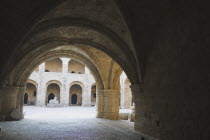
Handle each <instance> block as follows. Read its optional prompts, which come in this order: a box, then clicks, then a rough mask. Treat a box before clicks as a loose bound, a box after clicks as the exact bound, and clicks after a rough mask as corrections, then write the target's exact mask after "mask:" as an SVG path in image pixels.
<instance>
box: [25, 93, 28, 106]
mask: <svg viewBox="0 0 210 140" xmlns="http://www.w3.org/2000/svg"><path fill="white" fill-rule="evenodd" d="M24 104H28V94H27V93H25V94H24Z"/></svg>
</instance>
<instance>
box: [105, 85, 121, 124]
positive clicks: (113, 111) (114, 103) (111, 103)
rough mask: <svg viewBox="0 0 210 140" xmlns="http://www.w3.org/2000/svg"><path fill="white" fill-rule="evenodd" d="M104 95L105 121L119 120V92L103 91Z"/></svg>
mask: <svg viewBox="0 0 210 140" xmlns="http://www.w3.org/2000/svg"><path fill="white" fill-rule="evenodd" d="M103 95H104V115H103V117H104V118H105V119H111V120H118V119H119V95H120V90H112V89H105V90H104V91H103Z"/></svg>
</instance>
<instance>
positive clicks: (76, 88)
mask: <svg viewBox="0 0 210 140" xmlns="http://www.w3.org/2000/svg"><path fill="white" fill-rule="evenodd" d="M82 92H83V91H82V87H81V86H80V85H78V84H73V85H71V87H70V90H69V95H70V96H69V97H70V99H69V101H70V102H69V104H70V105H79V106H81V105H82V94H83V93H82Z"/></svg>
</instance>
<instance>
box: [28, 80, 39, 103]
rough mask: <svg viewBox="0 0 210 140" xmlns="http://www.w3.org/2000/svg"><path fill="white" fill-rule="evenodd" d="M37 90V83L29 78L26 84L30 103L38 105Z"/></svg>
mask: <svg viewBox="0 0 210 140" xmlns="http://www.w3.org/2000/svg"><path fill="white" fill-rule="evenodd" d="M36 92H37V83H36V82H35V81H32V80H28V82H27V84H26V93H27V95H28V99H27V100H28V101H27V104H28V105H36V99H37V98H36Z"/></svg>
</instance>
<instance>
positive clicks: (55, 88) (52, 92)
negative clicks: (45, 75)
mask: <svg viewBox="0 0 210 140" xmlns="http://www.w3.org/2000/svg"><path fill="white" fill-rule="evenodd" d="M48 84H49V85H48V86H47V93H46V95H47V96H46V105H47V104H48V103H49V101H50V100H53V99H54V98H55V97H57V100H58V103H60V86H59V85H58V84H57V83H53V81H52V83H48Z"/></svg>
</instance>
